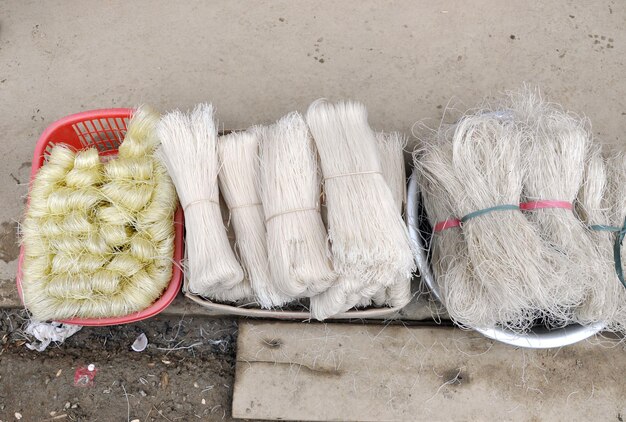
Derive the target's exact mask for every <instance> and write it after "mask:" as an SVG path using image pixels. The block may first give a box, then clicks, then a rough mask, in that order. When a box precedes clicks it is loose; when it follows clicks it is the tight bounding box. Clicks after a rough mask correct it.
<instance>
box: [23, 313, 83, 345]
mask: <svg viewBox="0 0 626 422" xmlns="http://www.w3.org/2000/svg"><path fill="white" fill-rule="evenodd" d="M81 328H83V326H82V325H73V324H62V323H60V322H37V321H31V322H30V323H29V324H28V326H27V327H26V330H25V332H26V334H30V335H31V336H33V337H35V338H36V339H37V340H39V343H37V342H32V343H26V347H28V348H29V349H30V350H36V351H38V352H43V351H44V350H46V348H47V347H48V346H49V345H50V343H52V342H53V341H54V342H57V343H63V342H64V341H65V339H67V338H68V337H71V336H73V335H74V334H75V333H77V332H78V331H80V329H81Z"/></svg>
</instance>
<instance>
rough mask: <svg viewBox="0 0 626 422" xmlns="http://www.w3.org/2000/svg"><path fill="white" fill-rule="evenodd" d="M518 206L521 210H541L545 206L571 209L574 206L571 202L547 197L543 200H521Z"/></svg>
mask: <svg viewBox="0 0 626 422" xmlns="http://www.w3.org/2000/svg"><path fill="white" fill-rule="evenodd" d="M519 208H520V209H521V210H522V211H534V210H542V209H545V208H563V209H566V210H570V211H571V210H572V209H574V206H573V205H572V203H571V202H567V201H555V200H551V199H547V200H543V201H528V202H522V203H521V204H519Z"/></svg>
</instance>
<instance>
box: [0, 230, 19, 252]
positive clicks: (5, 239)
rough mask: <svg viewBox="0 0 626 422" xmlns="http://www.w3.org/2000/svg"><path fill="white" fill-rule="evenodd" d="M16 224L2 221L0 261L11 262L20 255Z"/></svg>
mask: <svg viewBox="0 0 626 422" xmlns="http://www.w3.org/2000/svg"><path fill="white" fill-rule="evenodd" d="M17 227H18V224H17V222H14V221H12V222H8V221H4V222H3V223H2V224H1V225H0V259H1V260H3V261H4V262H11V261H14V260H16V259H17V258H18V256H19V255H20V246H19V244H18V241H17Z"/></svg>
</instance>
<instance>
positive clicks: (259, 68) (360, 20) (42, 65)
mask: <svg viewBox="0 0 626 422" xmlns="http://www.w3.org/2000/svg"><path fill="white" fill-rule="evenodd" d="M625 22H626V3H624V2H620V1H617V0H616V1H610V0H601V1H600V0H598V1H587V2H576V1H566V0H555V1H550V2H502V1H498V0H480V1H474V2H465V1H461V0H457V1H452V0H449V1H437V2H432V1H411V0H398V1H391V2H377V1H375V0H365V1H359V2H338V1H331V0H323V1H315V2H308V1H286V0H285V1H256V2H232V1H227V0H223V1H214V2H201V1H188V2H184V3H183V2H181V3H178V2H168V1H148V0H138V1H134V2H127V1H108V2H98V1H64V2H61V1H49V2H45V3H44V2H35V1H7V0H0V146H2V148H3V151H2V154H0V164H1V165H0V201H1V203H2V207H0V307H5V308H15V307H19V300H18V298H17V293H16V289H15V283H14V277H15V272H16V269H17V257H18V253H19V249H18V246H17V221H19V219H20V216H21V214H22V212H23V206H24V201H25V199H24V196H25V194H26V192H27V182H28V174H29V171H30V165H31V159H32V153H33V147H34V144H35V142H36V140H37V138H38V136H39V135H40V134H41V132H42V131H43V130H44V129H45V127H46V126H47V125H49V124H50V123H52V122H53V121H55V120H57V119H59V118H61V117H63V116H65V115H68V114H71V113H75V112H79V111H83V110H89V109H94V108H106V107H131V106H135V105H138V104H142V103H147V104H151V105H152V106H154V107H156V108H159V109H161V110H168V109H171V108H175V107H179V108H188V107H190V106H192V105H194V104H195V103H197V102H200V101H211V102H213V103H214V104H215V106H216V108H217V115H218V118H219V120H220V122H221V126H222V127H223V128H226V129H233V128H244V127H247V126H249V125H252V124H255V123H268V122H271V121H273V120H276V119H278V118H279V117H281V116H282V115H283V114H285V113H287V112H288V111H291V110H294V109H297V110H301V111H303V110H305V109H306V107H307V106H308V104H309V103H310V102H311V101H312V100H314V99H316V98H319V97H327V98H330V99H341V98H351V99H357V100H361V101H363V102H364V103H365V104H366V105H367V107H368V109H369V113H370V122H371V124H372V126H373V127H374V128H376V129H385V130H400V131H403V132H405V133H407V134H410V133H411V129H412V127H413V126H414V124H415V123H416V122H424V123H426V124H429V125H432V126H434V125H436V124H437V123H438V121H439V120H440V119H441V118H442V115H443V113H444V110H446V108H454V109H456V110H461V111H462V110H463V109H465V108H468V107H472V106H474V105H475V104H476V103H477V102H478V101H479V100H480V99H481V98H483V97H485V96H490V95H494V94H496V93H498V92H501V91H502V90H506V89H514V88H517V87H519V86H520V85H521V84H522V83H524V82H528V83H531V84H536V85H538V86H540V87H542V88H543V89H544V92H545V94H546V96H547V97H548V98H549V99H551V100H553V101H556V102H560V103H562V104H563V105H564V106H565V107H567V108H568V109H571V110H573V111H576V112H578V113H580V114H585V115H586V116H588V117H589V118H590V119H591V121H592V123H593V128H594V133H595V134H597V136H598V137H599V138H601V139H602V140H603V141H605V142H609V143H614V144H620V143H621V144H622V145H624V142H625V141H624V135H623V133H624V130H625V129H626V83H625V82H624V74H625V73H624V60H625V57H626V25H624V23H625ZM192 312H193V310H192Z"/></svg>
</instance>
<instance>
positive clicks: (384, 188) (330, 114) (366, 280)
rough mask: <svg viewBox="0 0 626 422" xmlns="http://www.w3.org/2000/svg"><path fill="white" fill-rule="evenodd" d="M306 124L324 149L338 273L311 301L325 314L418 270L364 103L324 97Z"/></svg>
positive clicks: (317, 315)
mask: <svg viewBox="0 0 626 422" xmlns="http://www.w3.org/2000/svg"><path fill="white" fill-rule="evenodd" d="M307 122H308V124H309V127H310V129H311V133H312V134H313V137H314V139H315V143H316V145H317V149H318V151H319V153H320V157H321V163H322V172H323V174H324V179H325V183H324V186H325V194H326V204H327V212H328V228H329V237H330V240H331V243H332V252H333V262H334V264H335V270H336V271H337V272H338V274H339V278H338V279H337V282H336V283H335V284H334V285H333V286H332V287H331V288H330V289H328V290H327V291H326V292H324V293H323V294H321V295H318V296H316V297H313V298H312V299H311V310H312V314H313V316H314V317H315V318H317V319H324V318H327V317H330V316H332V315H335V314H337V313H340V312H344V311H346V310H348V309H350V308H352V307H353V306H355V305H357V304H358V303H359V302H360V301H361V299H362V297H363V296H367V297H369V296H372V295H374V294H375V293H376V292H377V291H378V290H380V289H381V288H386V287H388V286H390V285H391V284H392V283H393V282H394V281H395V280H397V279H407V278H409V277H411V274H412V273H413V271H414V269H415V263H414V260H413V255H412V251H411V248H410V245H409V238H408V231H407V228H406V225H405V224H404V221H403V220H402V216H401V214H400V213H399V212H398V208H397V207H396V204H394V200H393V196H392V193H391V190H390V189H389V186H388V185H387V183H386V182H385V179H384V177H383V175H382V168H381V163H380V158H379V156H378V146H377V141H376V136H375V134H374V132H373V131H372V129H371V128H370V127H369V124H368V122H367V111H366V109H365V107H364V106H363V105H362V104H360V103H354V102H343V103H338V104H331V103H327V102H325V101H323V100H319V101H316V102H314V103H313V104H311V106H310V107H309V110H308V112H307Z"/></svg>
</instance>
